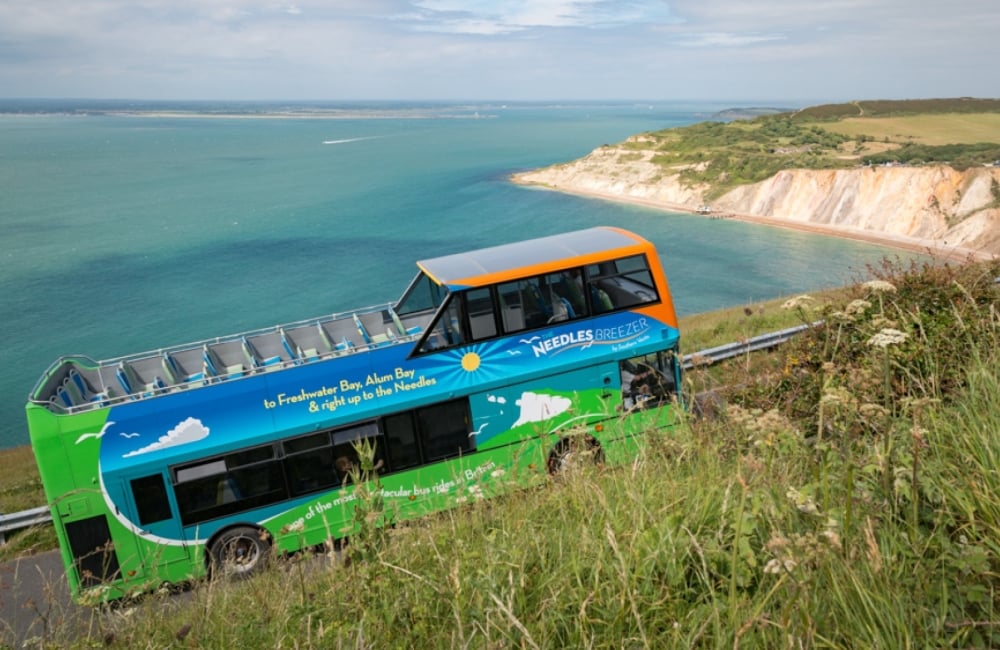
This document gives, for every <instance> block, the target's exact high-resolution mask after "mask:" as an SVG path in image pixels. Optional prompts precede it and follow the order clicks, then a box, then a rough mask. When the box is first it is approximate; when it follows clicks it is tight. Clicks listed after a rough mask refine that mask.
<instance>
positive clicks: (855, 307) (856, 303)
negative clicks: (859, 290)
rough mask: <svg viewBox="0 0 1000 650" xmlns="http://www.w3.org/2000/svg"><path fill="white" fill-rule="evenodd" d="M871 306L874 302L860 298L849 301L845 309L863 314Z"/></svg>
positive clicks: (848, 311)
mask: <svg viewBox="0 0 1000 650" xmlns="http://www.w3.org/2000/svg"><path fill="white" fill-rule="evenodd" d="M871 306H872V304H871V303H870V302H868V301H867V300H862V299H860V298H859V299H858V300H852V301H851V302H850V303H848V305H847V307H846V308H845V309H846V311H847V313H848V314H863V313H864V312H865V311H867V310H868V309H869V308H870V307H871Z"/></svg>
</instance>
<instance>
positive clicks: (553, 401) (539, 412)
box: [513, 391, 573, 427]
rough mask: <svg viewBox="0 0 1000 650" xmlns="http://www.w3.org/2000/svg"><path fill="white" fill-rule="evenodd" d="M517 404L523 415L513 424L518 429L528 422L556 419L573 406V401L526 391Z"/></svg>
mask: <svg viewBox="0 0 1000 650" xmlns="http://www.w3.org/2000/svg"><path fill="white" fill-rule="evenodd" d="M515 404H517V405H518V406H520V407H521V415H520V417H518V418H517V422H515V423H514V424H513V426H515V427H516V426H520V425H522V424H527V423H528V422H541V421H542V420H548V419H549V418H551V417H555V416H557V415H559V414H560V413H562V412H564V411H566V410H567V409H568V408H569V407H570V406H572V405H573V401H572V400H570V399H569V398H568V397H562V396H560V395H539V394H538V393H532V392H530V391H526V392H524V393H521V399H519V400H517V402H515Z"/></svg>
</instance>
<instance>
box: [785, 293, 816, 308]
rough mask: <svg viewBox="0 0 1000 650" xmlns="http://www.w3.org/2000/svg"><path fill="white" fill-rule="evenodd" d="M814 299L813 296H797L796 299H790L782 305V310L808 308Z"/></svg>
mask: <svg viewBox="0 0 1000 650" xmlns="http://www.w3.org/2000/svg"><path fill="white" fill-rule="evenodd" d="M813 300H814V298H813V297H812V296H807V295H805V294H803V295H801V296H795V297H794V298H789V299H788V300H786V301H785V303H784V304H783V305H781V308H782V309H798V308H799V307H806V306H807V305H808V304H809V303H810V302H813Z"/></svg>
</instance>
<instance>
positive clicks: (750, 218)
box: [511, 172, 996, 261]
mask: <svg viewBox="0 0 1000 650" xmlns="http://www.w3.org/2000/svg"><path fill="white" fill-rule="evenodd" d="M531 173H535V172H531ZM511 181H512V182H514V183H516V184H519V185H531V186H535V187H538V188H542V189H547V190H552V191H556V192H563V193H566V194H573V195H576V196H583V197H588V198H595V199H602V200H605V201H613V202H616V203H626V204H630V205H640V206H643V207H647V208H653V209H656V210H664V211H667V212H683V213H687V214H694V215H698V216H702V217H705V218H706V219H733V220H736V221H742V222H746V223H752V224H758V225H764V226H774V227H777V228H786V229H789V230H797V231H801V232H808V233H812V234H817V235H826V236H830V237H839V238H842V239H849V240H853V241H860V242H866V243H870V244H877V245H880V246H886V247H889V248H896V249H899V250H905V251H909V252H914V253H921V254H925V255H929V256H931V257H934V258H936V259H944V260H956V261H961V260H970V259H972V260H990V259H994V258H995V257H996V254H994V253H989V252H984V251H978V250H973V249H970V248H964V247H960V246H949V245H948V244H947V243H946V242H943V241H940V240H936V239H919V238H914V237H903V236H900V235H894V234H891V233H886V232H878V231H874V230H865V229H861V228H847V227H842V226H827V225H822V224H815V223H809V222H805V221H794V220H791V219H780V218H774V217H764V216H760V215H754V214H745V213H737V212H731V211H719V212H715V211H712V212H708V213H706V212H704V211H703V210H701V209H700V206H693V205H686V204H682V203H672V202H668V201H663V200H651V199H644V198H641V197H635V196H630V195H626V194H616V193H613V192H600V191H595V190H590V189H582V188H566V187H553V186H551V185H547V184H544V183H539V182H537V181H526V180H523V179H522V178H520V175H518V174H515V175H513V176H512V177H511Z"/></svg>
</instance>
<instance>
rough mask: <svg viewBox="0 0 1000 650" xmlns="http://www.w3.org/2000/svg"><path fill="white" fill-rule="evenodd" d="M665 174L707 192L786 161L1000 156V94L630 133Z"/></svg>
mask: <svg viewBox="0 0 1000 650" xmlns="http://www.w3.org/2000/svg"><path fill="white" fill-rule="evenodd" d="M619 146H620V147H622V148H624V149H626V150H630V151H635V152H636V154H637V155H638V154H639V152H643V153H652V160H653V162H655V163H657V164H659V165H660V166H662V167H663V169H664V175H670V174H675V173H679V174H680V178H681V180H682V182H686V183H689V184H691V185H699V184H701V185H705V186H707V187H708V190H707V191H706V193H705V198H706V199H707V200H711V199H714V198H716V197H718V196H721V195H722V194H724V193H726V192H727V191H729V190H731V189H733V188H734V187H738V186H740V185H748V184H752V183H757V182H760V181H763V180H765V179H767V178H770V177H771V176H773V175H774V174H776V173H777V172H779V171H781V170H783V169H838V168H850V167H855V166H858V165H867V164H874V165H878V164H882V163H889V162H892V163H900V164H907V165H917V164H920V165H923V164H947V165H950V166H952V167H953V168H955V169H959V170H962V169H967V168H969V167H973V166H978V165H984V164H991V163H993V162H994V161H996V160H1000V100H925V101H911V102H905V101H900V102H892V101H882V102H857V103H851V104H836V105H827V106H820V107H814V108H809V109H803V110H801V111H796V112H792V113H779V114H775V115H762V116H760V117H755V118H753V119H748V120H733V121H730V122H701V123H698V124H692V125H690V126H686V127H680V128H674V129H665V130H663V131H655V132H652V133H646V134H642V136H641V137H636V138H630V139H629V140H628V141H626V142H624V143H622V144H621V145H619Z"/></svg>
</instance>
